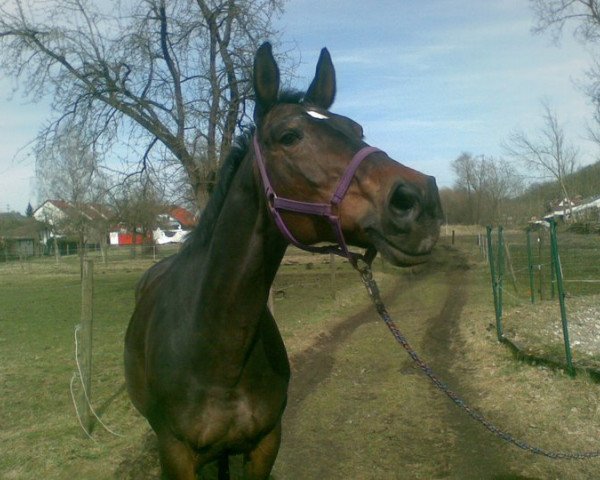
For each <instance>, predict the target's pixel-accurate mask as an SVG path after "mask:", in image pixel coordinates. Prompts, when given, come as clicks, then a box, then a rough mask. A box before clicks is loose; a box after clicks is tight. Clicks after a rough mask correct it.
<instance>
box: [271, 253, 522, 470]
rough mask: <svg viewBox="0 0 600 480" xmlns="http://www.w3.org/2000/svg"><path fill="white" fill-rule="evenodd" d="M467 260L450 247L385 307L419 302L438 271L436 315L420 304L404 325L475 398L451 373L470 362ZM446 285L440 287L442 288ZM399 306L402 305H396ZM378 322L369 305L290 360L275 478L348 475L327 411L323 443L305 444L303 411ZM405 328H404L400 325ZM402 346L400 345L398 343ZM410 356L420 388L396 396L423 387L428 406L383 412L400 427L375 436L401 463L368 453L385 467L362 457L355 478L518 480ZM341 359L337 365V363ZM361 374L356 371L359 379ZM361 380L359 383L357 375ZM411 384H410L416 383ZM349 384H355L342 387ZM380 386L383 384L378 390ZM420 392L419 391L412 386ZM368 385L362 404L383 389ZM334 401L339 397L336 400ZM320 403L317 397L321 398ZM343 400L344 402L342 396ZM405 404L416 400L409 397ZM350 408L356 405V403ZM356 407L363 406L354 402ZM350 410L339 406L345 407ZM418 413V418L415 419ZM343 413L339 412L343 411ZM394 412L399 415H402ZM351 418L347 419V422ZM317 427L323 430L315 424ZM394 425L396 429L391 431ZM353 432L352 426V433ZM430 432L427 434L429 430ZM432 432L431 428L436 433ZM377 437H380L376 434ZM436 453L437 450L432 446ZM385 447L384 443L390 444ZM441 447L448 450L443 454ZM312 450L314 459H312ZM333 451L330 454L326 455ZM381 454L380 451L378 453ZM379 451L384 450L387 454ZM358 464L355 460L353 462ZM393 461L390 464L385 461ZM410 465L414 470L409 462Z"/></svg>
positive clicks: (449, 379)
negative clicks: (465, 345) (465, 339)
mask: <svg viewBox="0 0 600 480" xmlns="http://www.w3.org/2000/svg"><path fill="white" fill-rule="evenodd" d="M467 270H468V265H467V261H466V259H465V258H464V256H463V255H461V254H460V253H459V252H456V251H451V250H447V251H445V252H444V253H443V254H442V255H441V256H440V257H438V259H437V261H435V262H433V263H432V264H431V265H428V266H427V267H425V269H424V270H423V271H421V272H420V273H419V274H417V275H415V278H414V279H412V280H411V279H410V277H409V278H408V279H407V278H406V277H399V278H398V280H397V281H396V284H395V285H394V287H393V289H392V291H391V292H390V293H389V294H388V295H387V296H386V298H385V299H384V301H385V302H386V304H391V303H393V304H394V305H410V304H411V303H414V299H415V296H416V295H419V289H420V288H422V285H423V284H424V283H425V282H427V283H430V282H431V280H432V278H433V277H434V276H437V277H438V278H439V280H438V281H439V283H440V284H442V286H443V289H444V294H443V299H442V300H441V301H440V302H439V305H438V306H437V309H436V312H435V313H434V314H433V315H429V316H428V317H427V318H426V320H425V321H423V319H422V318H419V317H422V315H423V314H422V309H419V308H417V309H416V310H415V311H414V312H413V311H410V310H409V312H410V313H408V314H406V313H405V314H403V315H402V319H401V324H403V325H406V326H407V327H406V328H407V329H408V332H406V334H407V335H408V338H409V341H410V342H411V343H412V344H413V346H414V347H415V348H416V349H417V350H418V352H419V353H420V354H421V356H422V357H423V358H424V359H425V360H426V361H427V362H430V364H431V366H432V367H433V369H434V371H436V373H438V374H439V376H440V378H441V379H442V380H443V381H444V382H446V383H447V384H449V385H450V386H451V387H452V388H454V389H456V390H457V391H458V392H459V393H460V394H461V395H465V396H466V397H467V398H468V397H469V395H472V394H473V392H472V391H470V388H469V385H468V378H456V376H455V374H454V373H453V371H454V370H455V367H457V366H458V365H460V364H461V362H464V358H463V357H462V356H461V354H460V349H461V345H460V344H457V342H460V341H459V340H456V338H457V335H456V329H457V325H458V322H459V321H460V316H461V312H462V309H463V307H464V306H465V304H466V302H467V300H468V294H469V293H468V281H467ZM440 288H441V287H440ZM396 310H397V307H396ZM375 321H376V314H375V312H374V309H373V308H372V307H370V306H369V308H366V309H365V310H363V311H361V312H359V313H357V314H356V315H354V316H352V317H349V318H348V319H347V320H345V321H344V322H342V323H340V324H339V325H338V326H337V327H336V328H335V329H334V330H333V331H331V332H328V333H327V334H323V335H322V336H321V337H320V338H319V339H318V341H317V342H316V343H315V344H314V345H313V346H311V347H310V348H309V349H307V350H305V351H303V352H302V353H300V354H298V355H296V356H294V357H293V358H292V364H293V377H292V385H291V390H290V404H289V406H288V409H287V411H286V415H285V422H284V429H285V432H286V433H285V437H284V444H285V445H286V447H284V450H283V452H282V463H283V466H282V468H280V469H279V470H280V472H281V473H280V474H279V475H275V478H277V479H278V480H279V479H280V478H281V479H282V480H283V479H288V478H289V479H295V478H316V477H315V475H316V474H315V472H319V474H320V475H321V478H349V477H348V476H347V475H348V474H347V473H343V472H344V471H346V470H348V461H349V458H350V457H349V455H344V454H342V453H341V452H340V447H341V446H342V445H346V448H348V445H347V444H346V443H345V441H344V440H341V441H336V440H333V441H332V442H331V443H329V442H328V440H327V436H328V426H327V423H328V420H327V418H328V415H331V414H329V413H327V412H325V411H323V424H322V428H321V431H320V432H317V433H316V434H315V435H314V438H317V439H319V442H321V441H322V443H319V444H318V445H312V446H310V445H307V442H311V438H310V436H309V438H307V427H306V422H307V416H306V414H305V413H304V410H305V409H306V408H311V407H310V406H306V405H305V404H306V403H310V402H311V401H312V400H311V397H313V396H318V395H319V393H318V392H319V389H324V390H327V389H328V388H330V387H329V385H330V384H331V383H333V382H335V378H333V377H332V376H335V375H342V373H340V372H341V370H343V369H344V368H346V367H345V366H344V365H341V366H340V365H339V363H340V361H339V356H340V351H342V350H344V349H345V348H348V347H347V346H346V345H347V344H348V343H349V342H350V343H351V342H352V339H353V338H354V337H361V335H360V331H361V330H363V329H368V328H371V327H369V325H372V324H373V323H374V322H375ZM399 326H400V328H401V330H402V329H403V328H404V327H402V326H401V325H399ZM397 348H398V349H400V351H401V348H400V347H399V346H397ZM400 355H404V356H405V358H404V359H403V360H402V361H401V366H400V368H399V370H398V377H403V378H408V377H414V380H413V379H412V378H411V381H412V382H416V383H415V385H416V387H409V386H408V385H407V387H406V389H405V390H407V392H406V393H404V392H400V391H399V392H398V395H399V396H400V395H405V394H406V395H413V396H414V395H419V394H422V393H423V392H425V395H426V397H425V398H426V399H427V400H426V403H423V402H422V401H420V403H419V401H417V402H416V403H417V404H418V407H417V408H416V409H412V410H411V409H410V407H409V409H408V410H406V411H402V410H400V411H391V412H382V413H383V414H384V416H388V417H389V418H388V420H386V422H387V423H390V424H391V425H398V427H394V428H393V430H394V431H393V432H388V429H387V428H385V426H384V428H383V429H381V428H379V429H378V430H377V428H376V429H375V430H377V435H382V434H383V435H385V436H386V437H388V438H387V439H386V442H387V444H392V445H393V448H391V449H390V450H391V451H392V452H394V454H396V453H397V454H398V460H397V464H395V463H394V460H390V461H389V462H388V461H387V460H383V461H382V460H381V459H374V458H370V459H368V461H374V462H379V463H383V465H382V466H381V467H380V468H379V470H374V472H373V473H367V472H368V470H367V472H365V471H363V470H361V469H360V468H361V467H360V466H359V465H358V463H361V462H362V464H364V463H365V461H367V458H358V459H356V460H355V461H356V462H357V465H356V467H355V469H354V470H352V468H350V469H349V470H350V471H354V472H355V475H356V476H355V477H353V478H397V479H405V478H406V479H408V478H410V479H412V478H452V479H454V478H456V479H470V478H473V479H497V480H499V479H505V480H506V479H517V478H519V477H515V476H514V475H511V474H510V470H509V469H508V467H507V465H508V463H509V462H508V461H507V459H506V458H505V457H506V454H507V451H508V449H507V448H505V447H499V446H498V444H497V443H499V442H498V441H496V440H495V439H494V438H493V437H492V436H491V434H490V433H489V432H487V431H486V430H485V429H484V428H483V427H482V426H481V425H478V424H476V423H474V422H473V420H471V419H470V418H469V417H468V416H467V415H466V414H464V412H461V411H460V410H459V409H458V408H457V407H456V406H455V405H454V404H453V403H451V402H450V401H449V400H448V399H447V398H446V397H445V396H444V395H443V394H441V393H440V392H437V391H435V389H434V388H433V387H432V386H431V385H430V384H429V383H428V380H427V379H426V378H425V377H424V376H423V375H422V374H421V373H420V371H418V370H417V369H416V368H415V367H414V365H413V364H412V361H411V360H410V359H409V357H408V356H406V355H405V354H404V352H403V351H401V354H394V357H395V358H396V359H397V358H401V357H400ZM370 360H371V359H369V358H365V359H364V365H365V367H364V368H363V369H361V370H360V371H365V370H367V371H372V372H373V373H372V375H371V378H370V380H369V381H372V382H373V383H375V384H376V382H383V380H382V379H380V378H379V377H378V376H377V372H378V371H380V369H379V367H377V365H371V364H370ZM336 362H337V363H336ZM351 378H356V374H354V377H351ZM351 381H352V382H353V383H355V382H356V381H355V380H351ZM411 385H412V384H411ZM344 388H347V389H351V385H347V386H346V387H343V386H342V392H341V393H342V394H343V389H344ZM377 388H380V387H378V386H377V385H375V387H373V389H377ZM415 388H416V389H420V390H421V392H415V391H414V389H415ZM373 389H371V390H369V389H368V388H367V389H365V390H364V392H363V393H362V394H361V395H358V396H357V397H356V399H357V400H358V401H360V402H361V403H362V401H363V399H364V400H365V403H367V402H368V399H369V396H371V397H376V396H380V394H379V393H378V392H376V391H375V392H374V391H373ZM331 401H335V400H334V399H332V400H331ZM315 402H316V401H312V403H315ZM340 402H344V400H340ZM406 403H407V404H408V405H411V400H410V399H407V400H406ZM351 408H352V407H351ZM354 408H355V409H358V408H360V407H359V406H358V405H354ZM343 409H344V407H343V406H341V407H340V411H343ZM415 416H416V417H417V418H415ZM338 417H339V415H338ZM396 417H397V418H398V419H399V420H396ZM347 421H348V420H347ZM372 423H376V422H375V420H373V422H372ZM315 428H319V427H315ZM356 428H357V429H356V431H355V434H356V435H357V437H359V438H360V437H361V436H365V435H368V434H370V433H371V432H368V433H367V432H365V428H362V429H361V428H359V427H358V426H357V427H356ZM390 430H391V428H390ZM349 431H350V432H351V431H352V430H351V429H350V430H349ZM424 431H427V432H424ZM432 432H433V433H432ZM406 438H410V446H407V445H406ZM373 442H377V439H374V440H373ZM350 445H351V443H350ZM434 449H436V450H438V452H436V451H434ZM384 450H385V448H384ZM439 450H442V451H443V453H439ZM415 452H418V453H419V454H420V455H421V456H422V457H423V458H422V459H416V460H415V461H413V462H411V459H410V458H408V457H410V456H411V455H412V456H415ZM427 452H431V460H430V461H431V463H432V464H436V465H424V463H427V462H428V460H427V457H428V453H427ZM308 455H312V458H307V456H308ZM327 455H329V457H331V458H329V459H326V458H327ZM376 455H379V453H376ZM381 455H385V452H382V453H381ZM350 461H352V460H350ZM307 462H315V463H320V462H322V463H324V465H323V466H322V467H321V468H316V469H315V468H309V467H307V465H306V464H307ZM386 462H387V463H386ZM406 465H410V466H411V468H412V469H411V470H406V469H405V466H406Z"/></svg>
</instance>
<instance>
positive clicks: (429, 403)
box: [0, 237, 600, 480]
mask: <svg viewBox="0 0 600 480" xmlns="http://www.w3.org/2000/svg"><path fill="white" fill-rule="evenodd" d="M446 242H447V239H444V240H443V242H442V243H446ZM456 247H457V248H458V250H449V249H445V248H441V249H440V256H439V258H438V259H437V260H435V259H434V261H433V262H432V263H431V265H430V266H428V267H427V268H426V269H423V270H422V271H421V270H420V269H415V270H414V271H412V272H411V271H402V272H399V271H398V270H392V269H391V268H390V267H386V269H385V272H382V271H381V264H380V263H379V260H377V261H376V265H377V267H378V269H379V272H378V273H377V278H378V280H379V282H380V284H381V285H382V286H383V291H384V294H386V295H387V296H388V297H389V301H390V306H389V308H390V311H391V312H392V313H393V315H394V317H395V318H396V319H397V323H398V324H399V326H400V327H401V328H402V329H403V331H405V333H407V335H408V337H409V339H410V340H411V342H412V343H413V344H414V346H415V347H416V348H417V349H418V350H419V351H420V352H421V353H423V354H424V356H425V357H426V358H427V359H429V360H431V361H432V366H433V368H434V370H436V371H438V372H439V373H441V374H442V375H443V377H444V379H445V380H446V381H449V382H450V383H451V384H452V385H453V386H454V387H456V388H457V389H458V390H459V391H460V393H462V394H464V395H466V397H467V399H468V401H469V402H470V403H472V404H474V406H475V407H476V408H478V409H481V410H482V411H484V412H486V413H489V414H491V415H492V418H493V419H494V420H496V421H498V422H499V423H501V424H502V425H503V426H505V427H506V428H508V429H509V431H511V432H513V433H516V434H519V435H523V436H525V437H526V438H527V439H529V440H532V441H534V442H537V443H541V444H542V445H543V446H545V447H547V448H552V447H554V448H558V449H566V450H573V449H590V448H591V449H596V448H600V446H599V445H597V444H596V442H597V439H598V438H599V437H600V409H599V407H598V405H600V394H599V391H598V385H597V384H595V383H593V382H591V381H590V380H589V379H586V378H576V379H571V378H569V377H567V376H565V375H563V374H561V373H560V372H553V371H551V370H549V369H547V368H543V367H533V366H531V365H527V364H522V363H519V362H516V361H515V360H514V358H513V357H512V355H511V354H510V352H509V351H508V350H506V348H505V347H503V346H502V345H500V344H498V342H496V341H495V338H494V337H495V332H494V331H493V327H492V324H493V310H492V307H491V305H492V304H491V289H490V287H489V273H488V272H487V267H486V265H485V263H484V262H482V261H481V260H480V259H479V258H478V249H477V246H476V245H475V243H474V238H473V237H459V238H457V245H456ZM463 257H464V258H465V259H466V260H463V259H462V258H463ZM111 258H112V260H111V261H109V263H108V264H107V265H103V264H102V263H101V262H100V261H97V262H96V266H95V319H94V322H95V323H94V367H93V368H94V375H93V386H92V398H93V404H94V406H95V408H96V410H97V412H98V413H99V415H100V416H101V418H102V420H103V422H105V423H106V424H107V425H108V426H109V427H110V428H112V429H114V430H115V431H116V432H118V433H120V434H121V435H122V436H114V435H112V434H110V433H108V432H106V431H105V430H104V429H103V428H101V427H100V426H96V428H95V431H94V433H93V437H94V441H91V440H89V439H87V438H86V437H85V436H84V435H83V433H82V432H81V430H80V428H79V425H78V422H77V418H76V416H75V413H74V408H73V405H72V400H71V395H70V391H69V382H70V380H71V378H72V375H73V373H74V371H75V369H76V367H75V362H74V338H73V333H74V328H75V326H76V324H77V323H78V322H79V309H80V284H79V274H78V271H77V259H75V258H66V259H62V260H61V263H59V264H58V265H57V264H56V263H55V262H54V260H53V259H49V260H48V261H42V260H34V261H30V262H26V263H22V264H19V263H18V262H17V263H10V264H0V390H1V392H2V395H0V452H1V454H0V478H2V479H26V480H27V479H31V480H37V479H41V478H44V479H65V478H77V479H79V478H81V479H90V480H96V479H111V478H129V479H133V478H135V479H137V478H139V479H142V478H156V472H157V470H156V457H155V452H154V450H153V447H152V445H153V442H152V436H150V435H149V434H148V432H149V428H148V426H147V424H146V422H145V420H144V419H143V418H142V417H140V416H139V415H138V414H137V413H136V412H135V410H134V409H133V407H132V406H131V404H130V402H129V400H128V398H127V395H126V393H125V392H124V390H123V367H122V348H123V347H122V345H123V336H124V332H125V329H126V327H127V322H128V319H129V316H130V314H131V311H132V309H133V287H134V285H135V282H136V280H137V278H138V277H139V275H140V274H141V273H142V271H143V270H144V269H145V268H147V267H148V266H149V265H151V264H152V259H140V258H138V259H136V260H131V259H128V258H126V256H123V258H120V257H111ZM329 282H330V276H329V265H328V264H326V263H322V261H321V259H314V261H313V260H310V259H309V260H307V259H306V258H304V259H302V261H295V260H294V261H290V262H288V264H286V265H283V266H282V267H281V270H280V273H279V274H278V277H277V280H276V284H275V292H276V295H275V316H276V318H277V319H278V324H279V326H280V329H281V331H282V335H283V336H284V339H285V342H286V346H287V348H288V352H289V354H290V357H291V360H292V366H293V370H294V372H293V379H292V389H291V395H290V404H289V407H288V411H287V413H286V417H285V422H284V432H285V433H284V439H283V444H282V448H281V452H280V455H279V457H278V460H277V463H276V465H275V469H274V473H273V478H275V479H277V480H288V479H289V480H297V479H298V480H300V479H302V480H304V479H313V478H321V479H327V480H336V479H339V480H342V479H359V480H361V479H373V480H375V479H388V478H389V479H411V480H412V479H418V478H422V479H431V478H450V479H469V478H473V479H485V478H489V479H496V480H499V479H505V480H508V479H519V478H520V479H525V478H528V479H530V480H532V479H540V480H541V479H553V478H556V479H562V478H569V479H582V480H583V479H589V478H595V477H596V473H597V471H598V467H600V462H599V461H597V460H595V461H591V462H579V463H565V462H562V463H561V462H553V461H550V460H546V459H543V458H538V457H535V458H534V457H532V456H531V455H530V454H523V453H520V452H519V451H517V450H515V449H513V448H512V447H509V446H506V445H505V444H503V443H501V442H499V441H497V440H495V439H494V438H493V437H492V436H491V435H489V434H488V433H487V432H486V431H485V430H483V429H482V428H481V427H479V426H477V425H473V424H472V423H471V421H470V420H468V419H465V418H463V417H464V415H463V414H461V413H459V412H458V410H456V408H455V407H454V406H453V405H451V404H450V403H449V402H448V401H447V399H445V398H444V397H443V396H442V395H440V394H439V392H437V391H435V390H434V389H433V388H432V387H431V386H430V384H429V383H428V382H427V380H426V379H425V378H424V377H423V376H422V375H420V374H419V373H418V372H417V371H416V370H415V368H414V367H413V366H412V364H411V363H410V362H409V361H408V357H407V356H406V355H405V354H404V353H403V352H402V351H401V350H400V349H399V348H398V346H397V345H396V344H395V343H394V342H393V340H392V339H391V337H390V336H389V333H388V332H387V331H386V330H385V328H384V327H382V325H381V324H380V323H379V322H378V321H377V319H376V317H375V315H374V313H373V311H372V310H370V309H369V308H368V307H369V300H368V298H367V297H366V294H365V293H364V289H363V287H362V285H361V284H360V282H359V280H358V278H357V276H356V274H355V273H354V272H352V271H351V269H350V268H349V267H348V266H347V265H346V264H343V263H342V262H341V261H340V262H338V263H337V270H336V286H335V294H336V295H335V298H332V295H331V293H332V289H331V288H330V285H329ZM206 478H212V477H206Z"/></svg>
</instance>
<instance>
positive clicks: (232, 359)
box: [184, 157, 286, 376]
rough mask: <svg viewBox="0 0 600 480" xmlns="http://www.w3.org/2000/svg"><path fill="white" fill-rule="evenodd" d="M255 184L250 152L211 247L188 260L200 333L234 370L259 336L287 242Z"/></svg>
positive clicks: (226, 203)
mask: <svg viewBox="0 0 600 480" xmlns="http://www.w3.org/2000/svg"><path fill="white" fill-rule="evenodd" d="M257 184H258V179H257V178H256V176H255V174H254V171H253V165H252V158H249V157H247V158H245V159H244V160H243V161H242V164H241V165H240V166H239V169H238V172H237V173H236V175H235V178H234V179H233V181H232V184H231V186H230V187H229V191H228V193H227V196H226V199H225V201H224V204H223V207H222V209H221V212H220V213H219V216H218V219H217V220H216V222H217V223H216V225H215V228H214V231H213V234H212V237H211V239H210V240H209V243H208V245H207V248H206V249H204V251H202V252H198V258H197V260H198V262H197V263H196V265H195V266H194V261H192V259H189V260H190V261H188V268H189V269H190V275H189V277H188V278H196V281H197V282H198V283H196V284H195V285H193V286H192V287H191V290H196V289H197V291H198V292H199V295H198V296H197V297H195V298H194V299H193V303H195V307H194V308H193V310H194V314H193V316H194V317H195V321H196V328H197V330H198V331H199V333H200V335H199V337H200V338H202V339H203V341H205V342H206V343H207V344H211V348H214V345H219V348H221V349H222V351H220V352H219V356H220V357H221V358H227V359H228V361H227V365H226V366H224V367H223V369H229V370H230V371H232V372H235V370H236V368H239V366H240V364H243V362H244V359H245V358H246V353H247V350H248V348H250V345H251V344H252V342H253V340H254V338H255V332H256V328H257V326H258V323H259V320H260V318H261V316H262V315H264V314H265V308H266V304H267V300H268V295H269V290H270V287H271V284H272V282H273V279H274V277H275V274H276V273H277V269H278V267H279V264H280V262H281V259H282V257H283V254H284V252H285V248H286V243H285V241H284V240H283V238H282V236H281V234H280V233H279V232H278V231H277V230H276V227H275V225H274V223H273V221H272V220H271V218H270V217H269V213H268V211H267V209H266V206H265V198H264V193H263V192H262V189H259V188H258V187H259V186H260V185H258V186H257ZM184 287H187V288H186V290H188V289H190V286H189V285H187V286H184ZM198 287H199V288H198ZM188 291H189V290H188ZM222 373H223V372H222ZM232 376H235V373H232Z"/></svg>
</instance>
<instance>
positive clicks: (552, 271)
mask: <svg viewBox="0 0 600 480" xmlns="http://www.w3.org/2000/svg"><path fill="white" fill-rule="evenodd" d="M555 233H556V232H555ZM555 282H556V262H555V261H554V255H553V254H552V244H551V245H550V298H551V299H552V300H554V285H555Z"/></svg>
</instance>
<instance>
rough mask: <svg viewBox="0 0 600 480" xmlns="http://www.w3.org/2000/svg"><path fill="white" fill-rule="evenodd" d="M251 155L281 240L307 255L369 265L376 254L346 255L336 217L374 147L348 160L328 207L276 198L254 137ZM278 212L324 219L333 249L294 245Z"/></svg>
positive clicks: (346, 250)
mask: <svg viewBox="0 0 600 480" xmlns="http://www.w3.org/2000/svg"><path fill="white" fill-rule="evenodd" d="M253 142H254V155H255V156H256V162H257V163H258V169H259V170H260V176H261V178H262V183H263V187H264V189H265V195H266V197H267V204H268V205H269V210H270V211H271V215H272V216H273V219H274V220H275V224H276V225H277V227H278V228H279V230H280V231H281V233H282V234H283V236H284V237H285V238H286V239H287V240H288V241H289V242H290V243H292V244H293V245H295V246H296V247H298V248H300V249H302V250H306V251H309V252H316V253H333V254H336V255H340V256H341V257H345V258H347V259H348V260H350V262H352V263H353V264H354V263H355V262H356V260H357V259H359V258H362V259H364V260H365V261H367V262H368V263H370V262H371V261H372V260H373V258H374V256H375V254H376V253H377V252H376V251H375V250H371V249H369V250H367V252H366V253H365V255H358V254H356V253H352V252H350V250H349V249H348V245H347V244H346V240H345V239H344V234H343V232H342V226H341V223H340V217H339V215H338V211H339V208H338V207H339V204H340V203H341V201H342V200H343V199H344V196H345V195H346V192H347V191H348V188H349V187H350V182H351V181H352V178H353V177H354V173H355V172H356V170H357V168H358V167H359V165H360V164H361V162H362V161H363V160H364V159H365V158H367V157H368V156H369V155H371V154H372V153H375V152H380V151H381V150H379V149H378V148H376V147H364V148H361V149H360V150H359V151H358V152H356V154H355V155H354V157H352V160H351V161H350V164H349V165H348V167H347V168H346V171H345V172H344V175H342V178H341V179H340V181H339V183H338V185H337V187H336V189H335V191H334V192H333V195H332V196H331V200H330V201H329V203H328V204H327V203H309V202H300V201H297V200H290V199H288V198H280V197H278V196H277V194H276V193H275V191H274V190H273V187H272V186H271V182H270V181H269V176H268V175H267V170H266V167H265V161H264V158H263V156H262V152H261V150H260V146H259V144H258V138H257V135H254V139H253ZM280 210H286V211H288V212H295V213H303V214H306V215H317V216H320V217H325V218H326V219H327V221H328V222H329V224H330V225H331V228H332V230H333V233H334V236H335V238H336V240H337V243H338V244H337V245H326V246H322V247H314V246H311V245H305V244H303V243H301V242H300V241H298V240H297V239H296V237H294V235H292V232H290V230H289V229H288V228H287V226H286V224H285V222H284V221H283V218H281V214H280V213H279V211H280Z"/></svg>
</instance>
